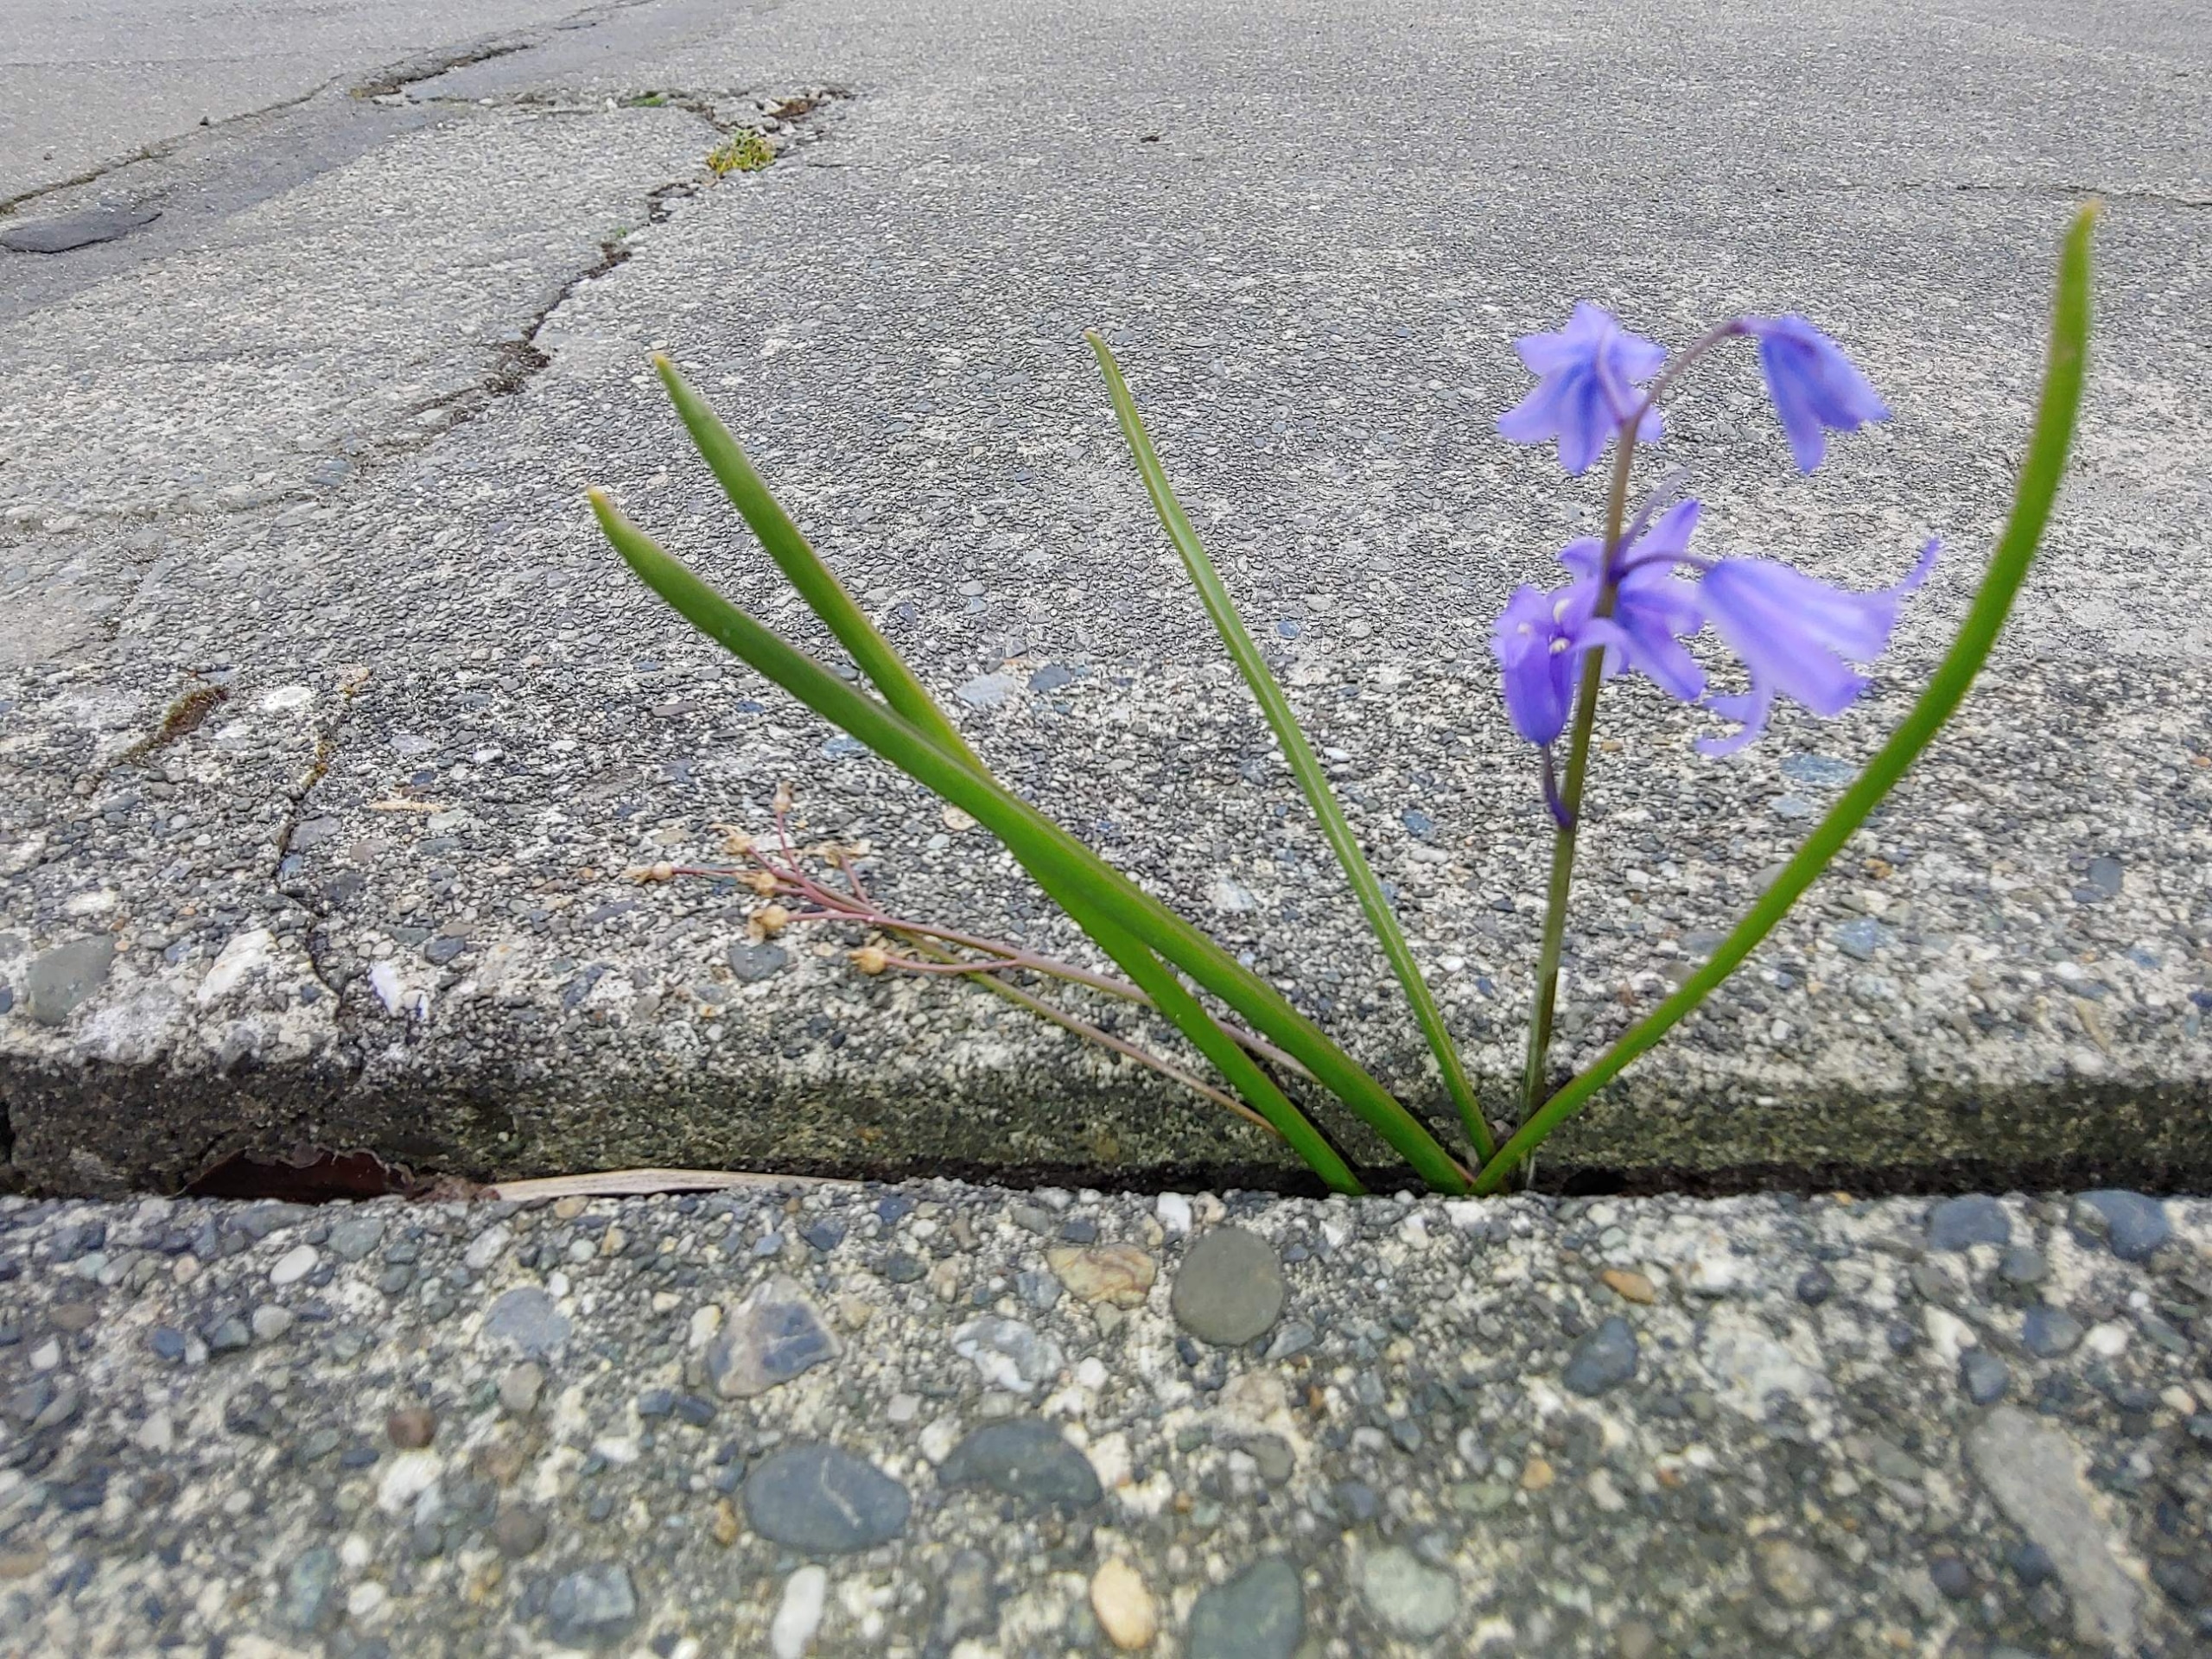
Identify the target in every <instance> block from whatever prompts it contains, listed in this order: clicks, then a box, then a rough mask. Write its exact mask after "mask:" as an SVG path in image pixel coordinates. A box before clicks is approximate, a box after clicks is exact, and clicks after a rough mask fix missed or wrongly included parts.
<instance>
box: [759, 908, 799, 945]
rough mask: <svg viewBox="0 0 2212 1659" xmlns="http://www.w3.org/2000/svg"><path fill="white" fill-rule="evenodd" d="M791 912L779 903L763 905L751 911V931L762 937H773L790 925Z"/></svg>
mask: <svg viewBox="0 0 2212 1659" xmlns="http://www.w3.org/2000/svg"><path fill="white" fill-rule="evenodd" d="M790 925H791V912H789V911H788V910H785V908H784V907H783V906H781V905H763V906H760V909H758V910H756V911H754V912H753V931H754V932H756V933H758V934H759V935H760V937H761V938H764V939H768V938H774V937H775V936H776V935H777V934H779V933H780V932H782V931H784V929H785V928H786V927H788V926H790Z"/></svg>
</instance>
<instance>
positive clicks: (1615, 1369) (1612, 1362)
mask: <svg viewBox="0 0 2212 1659" xmlns="http://www.w3.org/2000/svg"><path fill="white" fill-rule="evenodd" d="M1636 1360H1637V1343H1636V1332H1635V1330H1634V1328H1633V1327H1631V1326H1630V1324H1629V1322H1628V1321H1627V1320H1626V1319H1623V1318H1622V1317H1621V1316H1620V1315H1619V1314H1618V1313H1616V1314H1614V1315H1613V1316H1612V1317H1611V1318H1610V1319H1606V1320H1605V1323H1603V1324H1602V1325H1599V1327H1598V1328H1597V1329H1596V1330H1594V1331H1592V1332H1588V1333H1586V1335H1584V1336H1583V1337H1582V1338H1580V1339H1579V1340H1578V1341H1577V1342H1576V1343H1575V1344H1574V1351H1573V1354H1572V1355H1570V1356H1569V1357H1568V1359H1567V1370H1566V1372H1565V1374H1564V1375H1563V1376H1561V1378H1560V1381H1561V1382H1563V1383H1566V1384H1567V1387H1568V1388H1570V1389H1573V1390H1574V1392H1575V1393H1577V1394H1580V1395H1590V1396H1592V1397H1595V1396H1596V1395H1601V1394H1604V1393H1605V1392H1606V1391H1607V1390H1609V1389H1614V1388H1618V1386H1619V1385H1620V1384H1621V1383H1625V1382H1627V1381H1628V1380H1629V1378H1630V1377H1632V1376H1635V1375H1636Z"/></svg>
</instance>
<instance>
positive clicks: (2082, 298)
mask: <svg viewBox="0 0 2212 1659" xmlns="http://www.w3.org/2000/svg"><path fill="white" fill-rule="evenodd" d="M2098 211H2099V207H2098V204H2096V203H2094V202H2092V203H2090V204H2089V206H2088V207H2084V208H2083V209H2082V211H2081V213H2079V214H2078V215H2077V216H2076V217H2075V220H2074V225H2073V228H2072V229H2071V230H2070V231H2069V232H2068V234H2067V237H2066V241H2065V246H2064V250H2063V253H2062V255H2061V257H2060V261H2059V271H2058V297H2057V302H2056V306H2055V307H2054V311H2053V316H2052V321H2051V333H2050V356H2049V359H2048V360H2047V361H2046V364H2045V366H2044V382H2043V397H2042V398H2041V401H2040V402H2039V404H2038V405H2037V410H2036V420H2035V429H2034V432H2033V434H2032V435H2031V439H2030V442H2029V446H2028V457H2027V461H2026V463H2025V464H2024V466H2022V467H2021V468H2020V482H2019V487H2018V493H2016V495H2015V496H2014V498H2013V502H2012V517H2011V518H2010V519H2008V520H2007V521H2006V523H2005V533H2004V535H2003V536H2002V537H1999V540H1998V543H1997V550H1996V551H1995V552H1994V553H1993V555H1991V556H1990V561H1989V569H1988V572H1987V574H1986V575H1984V576H1983V577H1982V580H1981V587H1980V589H1979V590H1978V591H1977V592H1976V593H1975V594H1974V603H1973V605H1972V606H1971V607H1969V608H1968V610H1967V618H1966V621H1965V623H1964V624H1963V625H1962V626H1961V627H1960V629H1959V634H1958V638H1957V639H1955V640H1954V641H1953V642H1952V644H1951V648H1950V650H1949V651H1948V652H1946V653H1945V654H1944V657H1943V660H1942V663H1941V664H1938V665H1937V667H1936V672H1935V674H1934V676H1933V677H1930V679H1929V682H1928V687H1927V689H1926V690H1923V692H1922V693H1921V694H1920V698H1919V701H1918V702H1915V703H1914V704H1913V706H1912V709H1911V712H1910V713H1909V714H1907V715H1905V717H1904V721H1903V723H1902V724H1900V725H1899V726H1898V727H1897V730H1896V731H1895V732H1893V733H1892V734H1891V736H1890V740H1889V741H1888V742H1886V743H1885V744H1883V745H1882V747H1881V748H1880V749H1879V750H1878V752H1877V753H1876V754H1875V756H1874V758H1873V759H1872V760H1869V761H1868V762H1867V763H1866V770H1865V771H1864V772H1860V773H1859V776H1858V778H1857V779H1855V780H1853V783H1852V785H1851V787H1850V788H1848V789H1847V790H1846V791H1844V792H1843V795H1842V798H1840V799H1839V800H1838V801H1837V802H1836V804H1834V806H1833V807H1831V808H1829V810H1828V812H1827V816H1826V817H1823V818H1822V819H1821V821H1820V823H1818V824H1817V825H1815V828H1814V829H1813V832H1812V834H1811V835H1809V836H1807V837H1806V838H1805V844H1804V845H1803V846H1802V847H1800V848H1799V849H1797V852H1796V855H1795V856H1794V857H1792V858H1791V859H1790V861H1789V862H1788V863H1787V864H1785V865H1784V866H1783V868H1782V874H1779V875H1778V876H1777V877H1776V878H1775V880H1774V881H1773V884H1772V885H1771V886H1770V887H1768V888H1767V890H1766V892H1765V893H1763V894H1762V895H1761V896H1760V898H1759V900H1758V903H1757V904H1755V905H1753V906H1751V910H1750V911H1749V912H1747V913H1746V914H1745V917H1744V919H1743V920H1742V921H1740V922H1738V923H1737V924H1736V925H1735V927H1734V928H1733V929H1732V931H1730V933H1729V934H1728V937H1727V938H1725V939H1723V940H1722V941H1721V942H1720V944H1719V946H1718V947H1717V948H1716V949H1715V950H1713V955H1712V956H1711V957H1708V958H1707V961H1706V963H1705V965H1704V966H1703V967H1701V968H1700V969H1698V970H1697V972H1696V973H1694V974H1693V975H1692V976H1690V977H1689V979H1688V981H1686V982H1684V983H1683V985H1682V988H1681V989H1680V990H1678V991H1676V992H1675V994H1674V995H1672V996H1670V997H1669V998H1668V999H1667V1000H1666V1001H1664V1002H1662V1003H1661V1004H1660V1005H1659V1006H1658V1007H1656V1008H1655V1009H1653V1010H1652V1011H1651V1013H1650V1014H1647V1015H1646V1016H1645V1017H1644V1018H1643V1020H1640V1021H1638V1022H1637V1024H1636V1025H1634V1026H1632V1027H1630V1028H1629V1030H1628V1031H1627V1032H1626V1033H1624V1034H1623V1035H1622V1036H1621V1037H1620V1039H1618V1041H1617V1042H1615V1043H1614V1044H1613V1046H1611V1048H1609V1049H1607V1050H1606V1051H1605V1053H1604V1054H1603V1055H1602V1056H1601V1057H1599V1059H1598V1061H1597V1063H1596V1064H1595V1065H1592V1066H1591V1068H1590V1069H1589V1070H1588V1071H1585V1072H1584V1073H1583V1074H1582V1075H1581V1076H1580V1077H1576V1078H1574V1079H1573V1081H1572V1082H1570V1083H1568V1084H1567V1085H1566V1086H1565V1087H1564V1088H1562V1089H1560V1091H1559V1092H1558V1093H1557V1094H1555V1095H1554V1096H1552V1097H1551V1098H1550V1099H1549V1100H1548V1101H1546V1102H1545V1103H1544V1104H1543V1105H1542V1106H1541V1108H1539V1109H1537V1110H1536V1111H1535V1113H1534V1114H1532V1115H1531V1116H1530V1117H1529V1120H1528V1122H1525V1123H1523V1124H1522V1126H1521V1127H1520V1128H1518V1129H1517V1130H1516V1131H1515V1132H1514V1135H1513V1137H1512V1139H1511V1140H1510V1141H1507V1142H1506V1143H1505V1145H1504V1146H1503V1147H1500V1148H1499V1149H1498V1153H1497V1156H1496V1157H1494V1158H1492V1159H1491V1160H1490V1161H1489V1162H1488V1163H1487V1164H1485V1165H1484V1166H1483V1169H1482V1173H1480V1174H1479V1175H1478V1176H1477V1177H1476V1179H1475V1190H1476V1191H1477V1192H1497V1191H1498V1190H1499V1188H1500V1187H1502V1186H1503V1185H1504V1184H1505V1180H1506V1178H1507V1177H1508V1176H1510V1174H1511V1173H1513V1169H1514V1166H1516V1164H1518V1163H1519V1162H1520V1161H1521V1160H1522V1159H1523V1158H1525V1157H1527V1156H1528V1155H1529V1153H1530V1152H1532V1151H1534V1150H1535V1147H1536V1146H1537V1145H1538V1143H1540V1142H1541V1141H1542V1140H1543V1139H1544V1137H1545V1136H1547V1135H1550V1134H1551V1133H1552V1131H1553V1130H1554V1129H1556V1128H1559V1126H1560V1124H1562V1123H1564V1122H1567V1119H1568V1118H1570V1117H1572V1116H1574V1115H1575V1113H1577V1112H1579V1111H1580V1110H1581V1109H1583V1108H1584V1107H1585V1106H1586V1105H1588V1104H1589V1103H1590V1101H1591V1099H1592V1096H1595V1095H1596V1094H1597V1092H1598V1091H1599V1090H1600V1089H1602V1088H1604V1087H1605V1085H1606V1084H1608V1083H1610V1082H1611V1081H1612V1080H1613V1078H1614V1077H1618V1075H1619V1074H1620V1072H1621V1071H1622V1069H1623V1068H1624V1067H1625V1066H1626V1065H1628V1064H1629V1063H1630V1061H1631V1060H1633V1059H1635V1058H1637V1056H1638V1055H1640V1054H1642V1053H1643V1052H1644V1051H1645V1050H1647V1049H1649V1048H1650V1047H1651V1046H1653V1045H1654V1044H1655V1043H1656V1042H1658V1040H1659V1039H1661V1038H1662V1037H1663V1036H1665V1035H1666V1034H1667V1033H1668V1031H1669V1029H1670V1028H1672V1027H1674V1026H1675V1023H1676V1022H1677V1021H1679V1020H1681V1018H1682V1017H1683V1015H1685V1014H1688V1013H1689V1012H1690V1010H1691V1009H1693V1008H1694V1007H1697V1005H1698V1004H1699V1003H1700V1002H1702V1001H1705V999H1706V998H1707V996H1708V995H1711V994H1712V992H1713V988H1715V987H1716V986H1718V985H1719V983H1720V982H1721V981H1723V980H1725V979H1726V978H1727V977H1728V976H1729V975H1730V974H1731V973H1732V972H1734V971H1735V969H1736V968H1737V967H1738V965H1739V964H1740V963H1742V962H1743V960H1744V958H1745V957H1748V956H1750V955H1751V951H1752V950H1753V949H1754V948H1755V947H1756V946H1757V945H1758V943H1759V941H1760V940H1762V939H1764V938H1766V936H1767V935H1768V934H1769V933H1770V932H1771V931H1773V930H1774V927H1775V925H1776V924H1777V922H1779V921H1781V919H1782V918H1783V916H1784V915H1785V914H1786V913H1787V912H1788V911H1789V907H1790V906H1792V905H1794V904H1796V902H1797V899H1799V897H1800V896H1801V895H1802V893H1804V891H1805V889H1806V888H1808V887H1810V886H1812V884H1813V881H1814V880H1815V878H1816V877H1817V876H1819V874H1821V871H1822V870H1823V869H1825V868H1827V863H1828V861H1829V860H1830V859H1832V858H1834V856H1835V855H1836V854H1837V853H1838V852H1840V851H1841V850H1842V848H1843V844H1844V842H1847V841H1848V840H1849V839H1850V837H1851V835H1852V832H1853V830H1855V829H1858V828H1859V825H1860V824H1862V823H1865V822H1866V817H1867V815H1868V814H1869V813H1871V812H1872V811H1873V810H1874V809H1875V807H1876V806H1878V804H1880V803H1881V800H1882V798H1883V797H1884V796H1885V795H1887V794H1888V793H1889V792H1890V791H1891V789H1892V788H1894V787H1895V786H1896V785H1897V780H1898V779H1900V778H1902V777H1904V773H1905V769H1906V768H1907V767H1909V766H1911V765H1912V763H1913V762H1914V761H1915V760H1917V759H1919V757H1920V754H1921V752H1922V751H1923V750H1924V749H1926V748H1927V747H1928V746H1929V743H1931V742H1932V741H1935V737H1936V733H1937V732H1938V731H1939V730H1941V729H1942V725H1943V722H1944V721H1947V720H1948V719H1949V718H1950V717H1951V715H1952V713H1953V712H1954V711H1955V709H1957V708H1958V706H1959V703H1960V702H1961V700H1962V699H1963V698H1964V697H1965V696H1966V694H1967V688H1968V687H1969V686H1971V685H1972V684H1973V683H1974V676H1975V675H1976V674H1977V673H1979V672H1980V669H1981V665H1982V664H1983V663H1984V662H1986V660H1987V659H1988V657H1989V653H1990V651H1991V649H1992V648H1993V646H1994V645H1996V643H1997V636H1998V633H1999V631H2000V630H2002V629H2003V627H2004V626H2005V618H2006V617H2007V616H2009V615H2010V614H2011V613H2012V601H2014V600H2015V599H2016V598H2017V597H2018V594H2019V591H2020V584H2021V583H2022V582H2024V581H2025V580H2026V579H2027V575H2028V568H2029V566H2030V565H2031V564H2032V563H2034V560H2035V556H2036V549H2037V545H2038V544H2039V543H2041V542H2042V539H2043V532H2044V525H2045V524H2047V523H2049V521H2050V506H2051V502H2052V501H2053V499H2056V496H2057V493H2058V485H2059V480H2060V479H2061V478H2062V477H2063V476H2064V474H2065V471H2066V454H2067V450H2068V448H2069V447H2070V446H2071V444H2072V442H2073V438H2074V423H2075V416H2076V414H2077V413H2078V411H2079V410H2080V408H2081V403H2082V365H2083V361H2084V358H2085V356H2086V354H2087V352H2088V340H2089V238H2090V232H2091V231H2092V230H2093V228H2094V226H2095V224H2096V218H2097V213H2098Z"/></svg>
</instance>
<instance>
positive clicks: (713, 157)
mask: <svg viewBox="0 0 2212 1659" xmlns="http://www.w3.org/2000/svg"><path fill="white" fill-rule="evenodd" d="M775 159H776V152H775V150H774V149H773V148H772V147H771V146H770V144H769V143H768V140H767V139H766V137H764V136H763V135H762V134H760V133H758V132H755V131H754V130H753V129H752V128H751V127H740V128H739V129H738V130H736V131H735V132H734V133H732V134H730V136H729V138H728V142H726V143H723V144H722V145H721V147H720V148H718V149H715V150H714V151H712V152H711V153H709V156H707V170H708V171H709V173H712V174H713V175H715V177H716V178H718V179H726V178H728V176H729V175H731V174H733V173H758V172H759V171H760V169H761V168H764V167H766V166H767V165H768V163H769V162H772V161H774V160H775Z"/></svg>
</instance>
